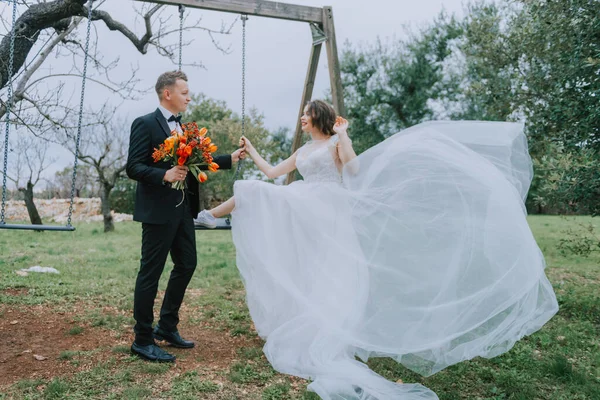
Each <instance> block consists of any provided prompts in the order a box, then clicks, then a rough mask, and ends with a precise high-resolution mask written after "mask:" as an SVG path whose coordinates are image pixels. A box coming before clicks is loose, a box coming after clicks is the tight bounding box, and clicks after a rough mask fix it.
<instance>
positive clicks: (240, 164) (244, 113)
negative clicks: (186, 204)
mask: <svg viewBox="0 0 600 400" xmlns="http://www.w3.org/2000/svg"><path fill="white" fill-rule="evenodd" d="M247 20H248V15H246V14H242V136H245V135H246V21H247ZM243 161H244V160H239V161H238V165H237V168H236V169H235V172H234V173H233V179H232V182H233V183H235V180H236V179H237V177H238V175H239V173H240V170H241V169H242V162H243ZM225 223H226V224H227V225H231V220H230V219H229V218H225Z"/></svg>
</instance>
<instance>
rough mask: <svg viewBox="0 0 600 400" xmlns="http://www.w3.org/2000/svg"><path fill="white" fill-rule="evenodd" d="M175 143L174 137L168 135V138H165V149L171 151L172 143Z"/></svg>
mask: <svg viewBox="0 0 600 400" xmlns="http://www.w3.org/2000/svg"><path fill="white" fill-rule="evenodd" d="M174 144H175V137H174V136H170V137H168V138H166V139H165V143H164V145H165V151H171V150H173V145H174Z"/></svg>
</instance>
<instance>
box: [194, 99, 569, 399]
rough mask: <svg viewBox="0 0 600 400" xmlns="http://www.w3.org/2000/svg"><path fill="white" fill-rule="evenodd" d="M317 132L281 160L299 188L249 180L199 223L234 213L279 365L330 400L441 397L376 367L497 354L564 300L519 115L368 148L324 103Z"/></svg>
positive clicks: (263, 329) (420, 367)
mask: <svg viewBox="0 0 600 400" xmlns="http://www.w3.org/2000/svg"><path fill="white" fill-rule="evenodd" d="M301 122H302V130H303V131H304V132H306V133H308V134H309V135H310V137H311V140H310V141H308V142H307V143H306V144H305V145H304V146H302V147H301V148H300V149H299V150H298V151H296V152H295V153H294V154H293V155H292V156H291V157H290V158H288V159H287V160H285V161H283V162H282V163H280V164H278V165H276V166H271V165H269V164H268V163H267V162H266V161H265V160H264V159H263V158H262V157H261V156H260V155H259V154H258V153H257V151H256V149H255V148H254V147H253V145H252V143H251V142H250V141H249V140H248V139H247V138H242V142H243V145H244V146H245V148H246V151H247V154H248V155H249V156H250V157H251V158H252V160H253V161H254V162H255V163H256V165H257V166H258V168H259V169H260V170H261V171H262V172H263V173H265V174H266V175H267V176H268V177H269V178H275V177H277V176H281V175H284V174H287V173H288V172H290V171H293V170H294V169H296V168H297V169H298V171H299V172H300V173H301V174H302V176H303V178H304V180H303V181H299V182H294V183H292V184H290V185H288V186H277V185H273V184H269V183H265V182H261V181H237V182H236V183H235V185H234V196H233V197H232V198H231V199H229V200H228V201H226V202H225V203H223V204H221V205H219V206H218V207H216V208H214V209H212V210H203V211H202V212H201V213H200V214H198V216H197V218H196V220H195V221H196V223H198V224H202V225H205V226H209V227H213V226H214V218H215V217H221V216H223V215H226V214H228V213H231V214H232V217H233V219H234V221H235V222H234V224H233V230H232V234H233V241H234V244H235V247H236V251H237V266H238V268H239V270H240V273H241V275H242V279H243V281H244V285H245V288H246V292H247V302H248V307H249V310H250V314H251V316H252V319H253V321H254V324H255V326H256V328H257V331H258V334H259V335H260V336H261V337H262V338H264V339H265V340H266V343H265V346H264V352H265V355H266V357H267V358H268V360H269V362H270V363H271V364H272V365H273V367H274V368H275V369H276V370H278V371H279V372H282V373H286V374H291V375H296V376H299V377H303V378H305V379H310V380H312V383H311V384H310V385H309V389H310V390H312V391H314V392H316V393H317V394H318V395H319V396H320V397H321V398H323V399H327V400H334V399H335V400H338V399H340V400H341V399H344V400H347V399H353V400H355V399H356V400H359V399H360V400H376V399H377V400H386V399H402V400H417V399H418V400H423V399H428V400H429V399H437V396H436V395H435V393H433V392H432V391H431V390H429V389H427V388H425V387H423V386H421V385H418V384H397V383H394V382H390V381H388V380H386V379H384V378H383V377H381V376H379V375H377V374H376V373H374V372H373V371H371V370H370V369H369V368H368V367H367V366H366V364H364V363H363V362H361V361H359V359H360V360H362V361H365V362H366V361H367V360H368V359H369V358H370V357H382V356H384V357H392V358H394V359H395V360H396V361H398V362H399V363H402V364H403V365H405V366H406V367H408V368H410V369H411V370H414V371H416V372H418V373H420V374H422V375H425V376H428V375H431V374H434V373H436V372H438V371H440V370H441V369H443V368H445V367H447V366H449V365H452V364H455V363H458V362H460V361H463V360H468V359H472V358H474V357H476V356H481V357H488V358H490V357H495V356H497V355H499V354H501V353H504V352H506V351H508V350H509V349H510V348H512V346H513V345H514V344H515V342H516V341H517V340H519V339H520V338H522V337H523V336H525V335H529V334H531V333H533V332H535V331H537V330H538V329H540V327H541V326H542V325H544V324H545V323H546V322H547V321H548V320H549V319H550V318H551V317H552V316H553V315H554V314H555V313H556V312H557V309H558V305H557V302H556V297H555V295H554V292H553V290H552V286H551V284H550V283H549V281H548V279H547V278H546V276H545V274H544V268H545V264H544V258H543V255H542V254H541V252H540V250H539V248H538V246H537V244H536V242H535V239H534V238H533V235H532V233H531V231H530V229H529V226H528V225H527V221H526V211H525V208H524V199H525V196H526V194H527V191H528V189H529V184H530V182H531V178H532V166H531V160H530V158H529V155H528V153H527V141H526V138H525V135H524V134H523V130H522V126H521V125H520V124H516V123H499V122H478V121H471V122H466V121H459V122H451V121H440V122H429V123H423V124H419V125H417V126H414V127H412V128H409V129H406V130H404V131H402V132H400V133H398V134H396V135H394V136H392V137H390V138H389V139H387V140H385V141H383V142H381V143H379V144H378V145H376V146H374V147H373V148H371V149H369V150H367V151H365V152H364V153H362V154H360V155H359V156H356V154H355V152H354V150H353V149H352V142H351V140H350V139H349V137H348V134H347V129H346V128H347V122H346V121H345V120H343V119H339V120H338V121H337V122H336V115H335V111H334V110H333V108H332V107H331V106H330V105H328V104H327V103H325V102H323V101H319V100H316V101H311V102H309V103H308V104H307V106H306V108H305V110H304V114H303V116H302V118H301Z"/></svg>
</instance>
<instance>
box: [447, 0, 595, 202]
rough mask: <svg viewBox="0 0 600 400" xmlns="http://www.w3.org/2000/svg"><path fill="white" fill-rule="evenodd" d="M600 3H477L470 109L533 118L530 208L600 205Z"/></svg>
mask: <svg viewBox="0 0 600 400" xmlns="http://www.w3.org/2000/svg"><path fill="white" fill-rule="evenodd" d="M599 13H600V3H599V2H595V1H587V0H572V1H561V0H528V1H519V2H517V3H516V4H514V3H513V4H502V3H501V5H494V4H491V5H489V4H481V3H478V4H475V5H473V6H471V7H470V9H469V14H468V17H467V19H466V21H465V24H466V29H465V31H466V36H465V38H466V40H465V42H464V45H463V46H462V50H463V52H464V55H465V59H466V67H467V68H466V69H465V75H464V81H465V88H466V89H465V96H464V101H465V103H466V104H467V107H466V112H464V113H462V114H460V113H459V114H457V115H455V117H456V118H463V117H467V118H469V117H472V118H477V119H499V120H505V119H511V118H520V119H523V120H525V121H526V131H527V134H528V137H529V143H530V151H531V153H532V156H533V157H534V158H535V160H536V174H535V179H534V182H533V184H532V187H531V190H530V198H529V200H528V206H529V208H530V209H534V208H537V209H538V210H539V211H543V210H567V209H569V210H577V212H595V211H594V210H598V209H599V208H600V197H599V196H597V195H595V194H594V193H597V188H596V189H595V186H594V182H598V181H600V168H599V166H598V163H597V160H598V159H597V157H596V156H595V155H596V154H598V151H600V131H599V129H600V105H599V104H598V100H597V98H598V96H599V95H600V75H599V74H598V66H600V49H599V48H598V41H599V39H600V20H599V19H598V18H597V16H598V15H599Z"/></svg>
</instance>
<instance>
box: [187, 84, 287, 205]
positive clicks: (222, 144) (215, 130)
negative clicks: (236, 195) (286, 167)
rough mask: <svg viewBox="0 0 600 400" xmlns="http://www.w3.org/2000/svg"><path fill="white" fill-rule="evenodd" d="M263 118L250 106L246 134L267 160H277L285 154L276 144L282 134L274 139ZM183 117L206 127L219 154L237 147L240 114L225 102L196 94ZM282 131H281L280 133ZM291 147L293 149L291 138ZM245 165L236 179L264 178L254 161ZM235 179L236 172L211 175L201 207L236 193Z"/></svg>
mask: <svg viewBox="0 0 600 400" xmlns="http://www.w3.org/2000/svg"><path fill="white" fill-rule="evenodd" d="M263 119H264V118H263V116H262V115H261V114H259V113H258V111H257V110H255V109H251V110H250V112H249V113H248V115H246V136H247V137H248V139H250V141H251V142H252V144H253V145H254V146H255V147H256V149H257V150H258V151H259V152H260V153H261V155H262V156H263V157H265V159H266V160H267V161H269V162H275V161H277V160H280V159H281V156H282V153H281V151H280V150H279V151H277V146H279V145H281V137H279V136H278V138H279V141H275V142H274V141H271V138H272V135H271V133H270V132H269V131H268V130H267V129H266V128H265V126H264V122H263ZM183 120H184V121H196V122H197V123H198V126H200V127H203V126H204V127H206V128H207V129H208V135H209V137H211V139H212V140H213V142H214V143H215V144H216V145H217V146H218V148H219V149H218V151H217V154H230V153H232V152H233V151H234V150H235V149H237V148H238V143H239V139H240V136H241V134H242V121H241V117H240V116H239V115H237V114H236V113H234V112H233V110H231V109H230V108H228V107H227V104H226V103H225V102H224V101H219V100H214V99H210V98H208V97H206V96H205V95H203V94H198V95H195V96H194V97H193V100H192V103H190V106H189V108H188V112H187V113H186V114H185V116H184V118H183ZM281 132H282V131H279V135H281V134H282V133H281ZM290 140H291V139H290ZM284 146H285V145H284ZM289 146H290V148H291V141H290V144H289ZM288 156H289V153H288ZM242 166H243V168H242V170H241V171H240V175H239V176H238V177H237V179H247V178H259V179H262V178H263V175H262V174H261V173H260V172H259V171H258V169H257V168H256V166H255V165H254V163H252V161H250V160H249V161H245V162H244V163H243V164H242ZM233 168H234V171H235V168H237V166H236V165H234V166H233ZM232 179H233V172H223V171H219V172H217V173H215V174H210V175H209V179H208V181H207V182H205V183H203V184H201V185H200V190H201V193H200V203H201V204H200V206H201V209H203V208H210V207H211V206H212V205H215V204H216V203H220V202H222V201H224V200H227V199H228V198H229V197H230V196H231V195H233V181H232Z"/></svg>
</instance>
